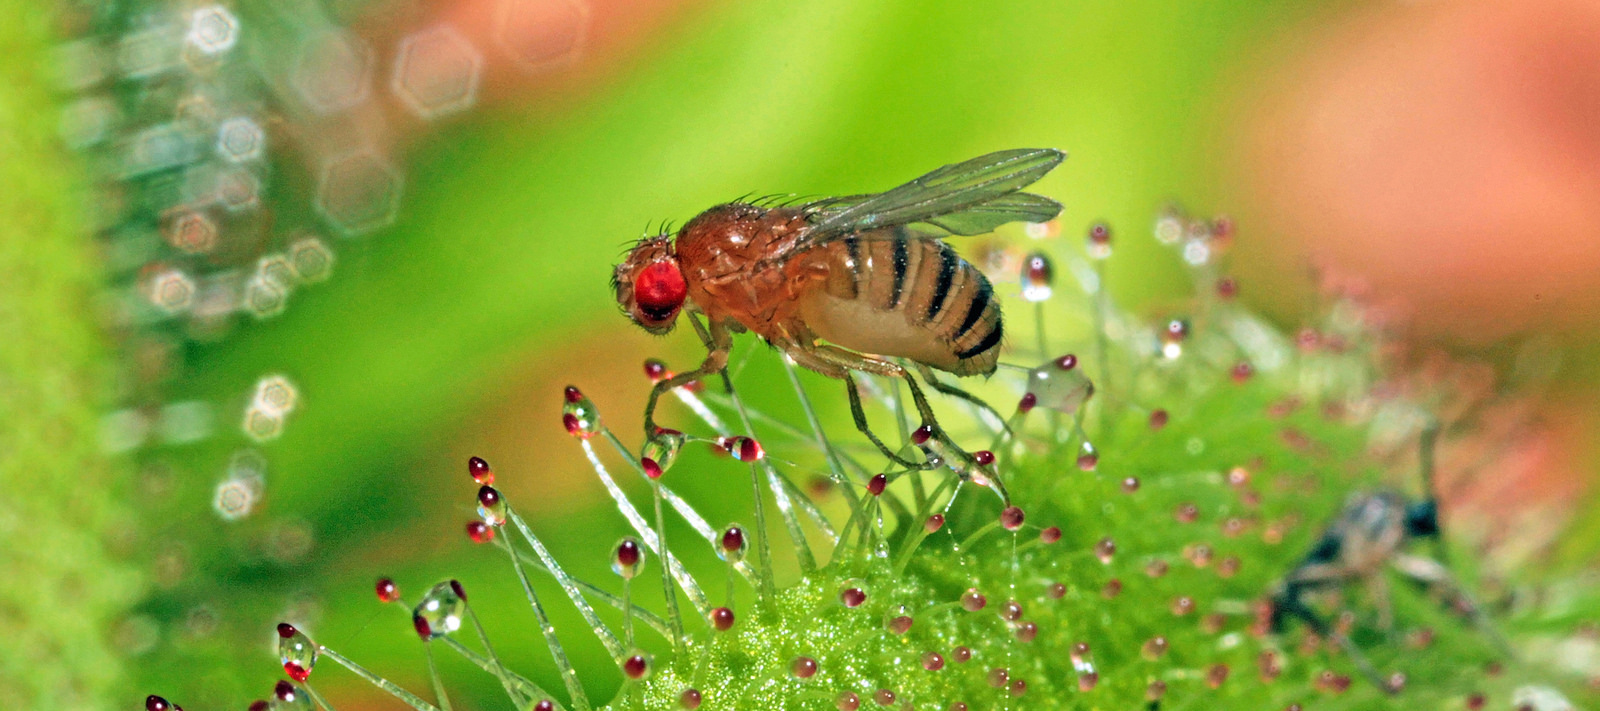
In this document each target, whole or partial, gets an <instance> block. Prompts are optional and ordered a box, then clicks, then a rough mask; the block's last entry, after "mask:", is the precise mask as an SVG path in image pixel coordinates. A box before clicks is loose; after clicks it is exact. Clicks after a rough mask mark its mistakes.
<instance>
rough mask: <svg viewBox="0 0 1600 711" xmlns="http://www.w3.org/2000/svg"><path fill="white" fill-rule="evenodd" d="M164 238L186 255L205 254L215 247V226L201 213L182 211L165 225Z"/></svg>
mask: <svg viewBox="0 0 1600 711" xmlns="http://www.w3.org/2000/svg"><path fill="white" fill-rule="evenodd" d="M166 237H167V243H168V244H170V245H172V246H173V247H175V248H177V249H178V250H180V251H182V252H184V253H186V254H205V253H206V252H210V251H211V250H213V249H215V248H216V246H217V225H216V223H215V222H212V221H211V218H210V217H207V216H206V214H205V213H203V212H195V211H193V210H184V211H182V212H179V213H178V215H177V216H176V217H174V218H172V221H171V222H169V223H167V231H166Z"/></svg>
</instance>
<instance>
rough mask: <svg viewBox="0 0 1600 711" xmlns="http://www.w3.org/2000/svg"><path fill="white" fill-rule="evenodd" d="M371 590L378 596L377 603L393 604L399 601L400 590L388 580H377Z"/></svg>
mask: <svg viewBox="0 0 1600 711" xmlns="http://www.w3.org/2000/svg"><path fill="white" fill-rule="evenodd" d="M372 590H373V592H375V593H377V594H378V602H394V601H395V600H399V599H400V588H399V587H397V586H396V585H395V584H394V581H393V580H391V579H389V578H378V582H377V583H376V584H374V585H373V586H372Z"/></svg>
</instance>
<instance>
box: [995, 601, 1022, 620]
mask: <svg viewBox="0 0 1600 711" xmlns="http://www.w3.org/2000/svg"><path fill="white" fill-rule="evenodd" d="M1000 617H1001V618H1003V619H1005V620H1006V621H1007V622H1016V621H1017V620H1020V619H1022V603H1020V602H1017V601H1016V600H1007V601H1005V602H1004V603H1001V605H1000Z"/></svg>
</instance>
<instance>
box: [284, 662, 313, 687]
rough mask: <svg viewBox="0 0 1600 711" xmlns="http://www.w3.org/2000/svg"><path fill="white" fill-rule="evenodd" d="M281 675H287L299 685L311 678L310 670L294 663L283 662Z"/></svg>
mask: <svg viewBox="0 0 1600 711" xmlns="http://www.w3.org/2000/svg"><path fill="white" fill-rule="evenodd" d="M283 673H285V674H288V675H289V678H290V679H293V680H295V681H298V682H301V683H305V680H306V679H309V678H310V677H311V670H310V669H307V668H305V667H302V666H300V665H299V664H296V663H294V662H284V663H283Z"/></svg>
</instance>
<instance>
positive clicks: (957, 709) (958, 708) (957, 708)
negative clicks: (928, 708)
mask: <svg viewBox="0 0 1600 711" xmlns="http://www.w3.org/2000/svg"><path fill="white" fill-rule="evenodd" d="M950 711H967V702H965V701H957V702H955V703H953V704H950Z"/></svg>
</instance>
